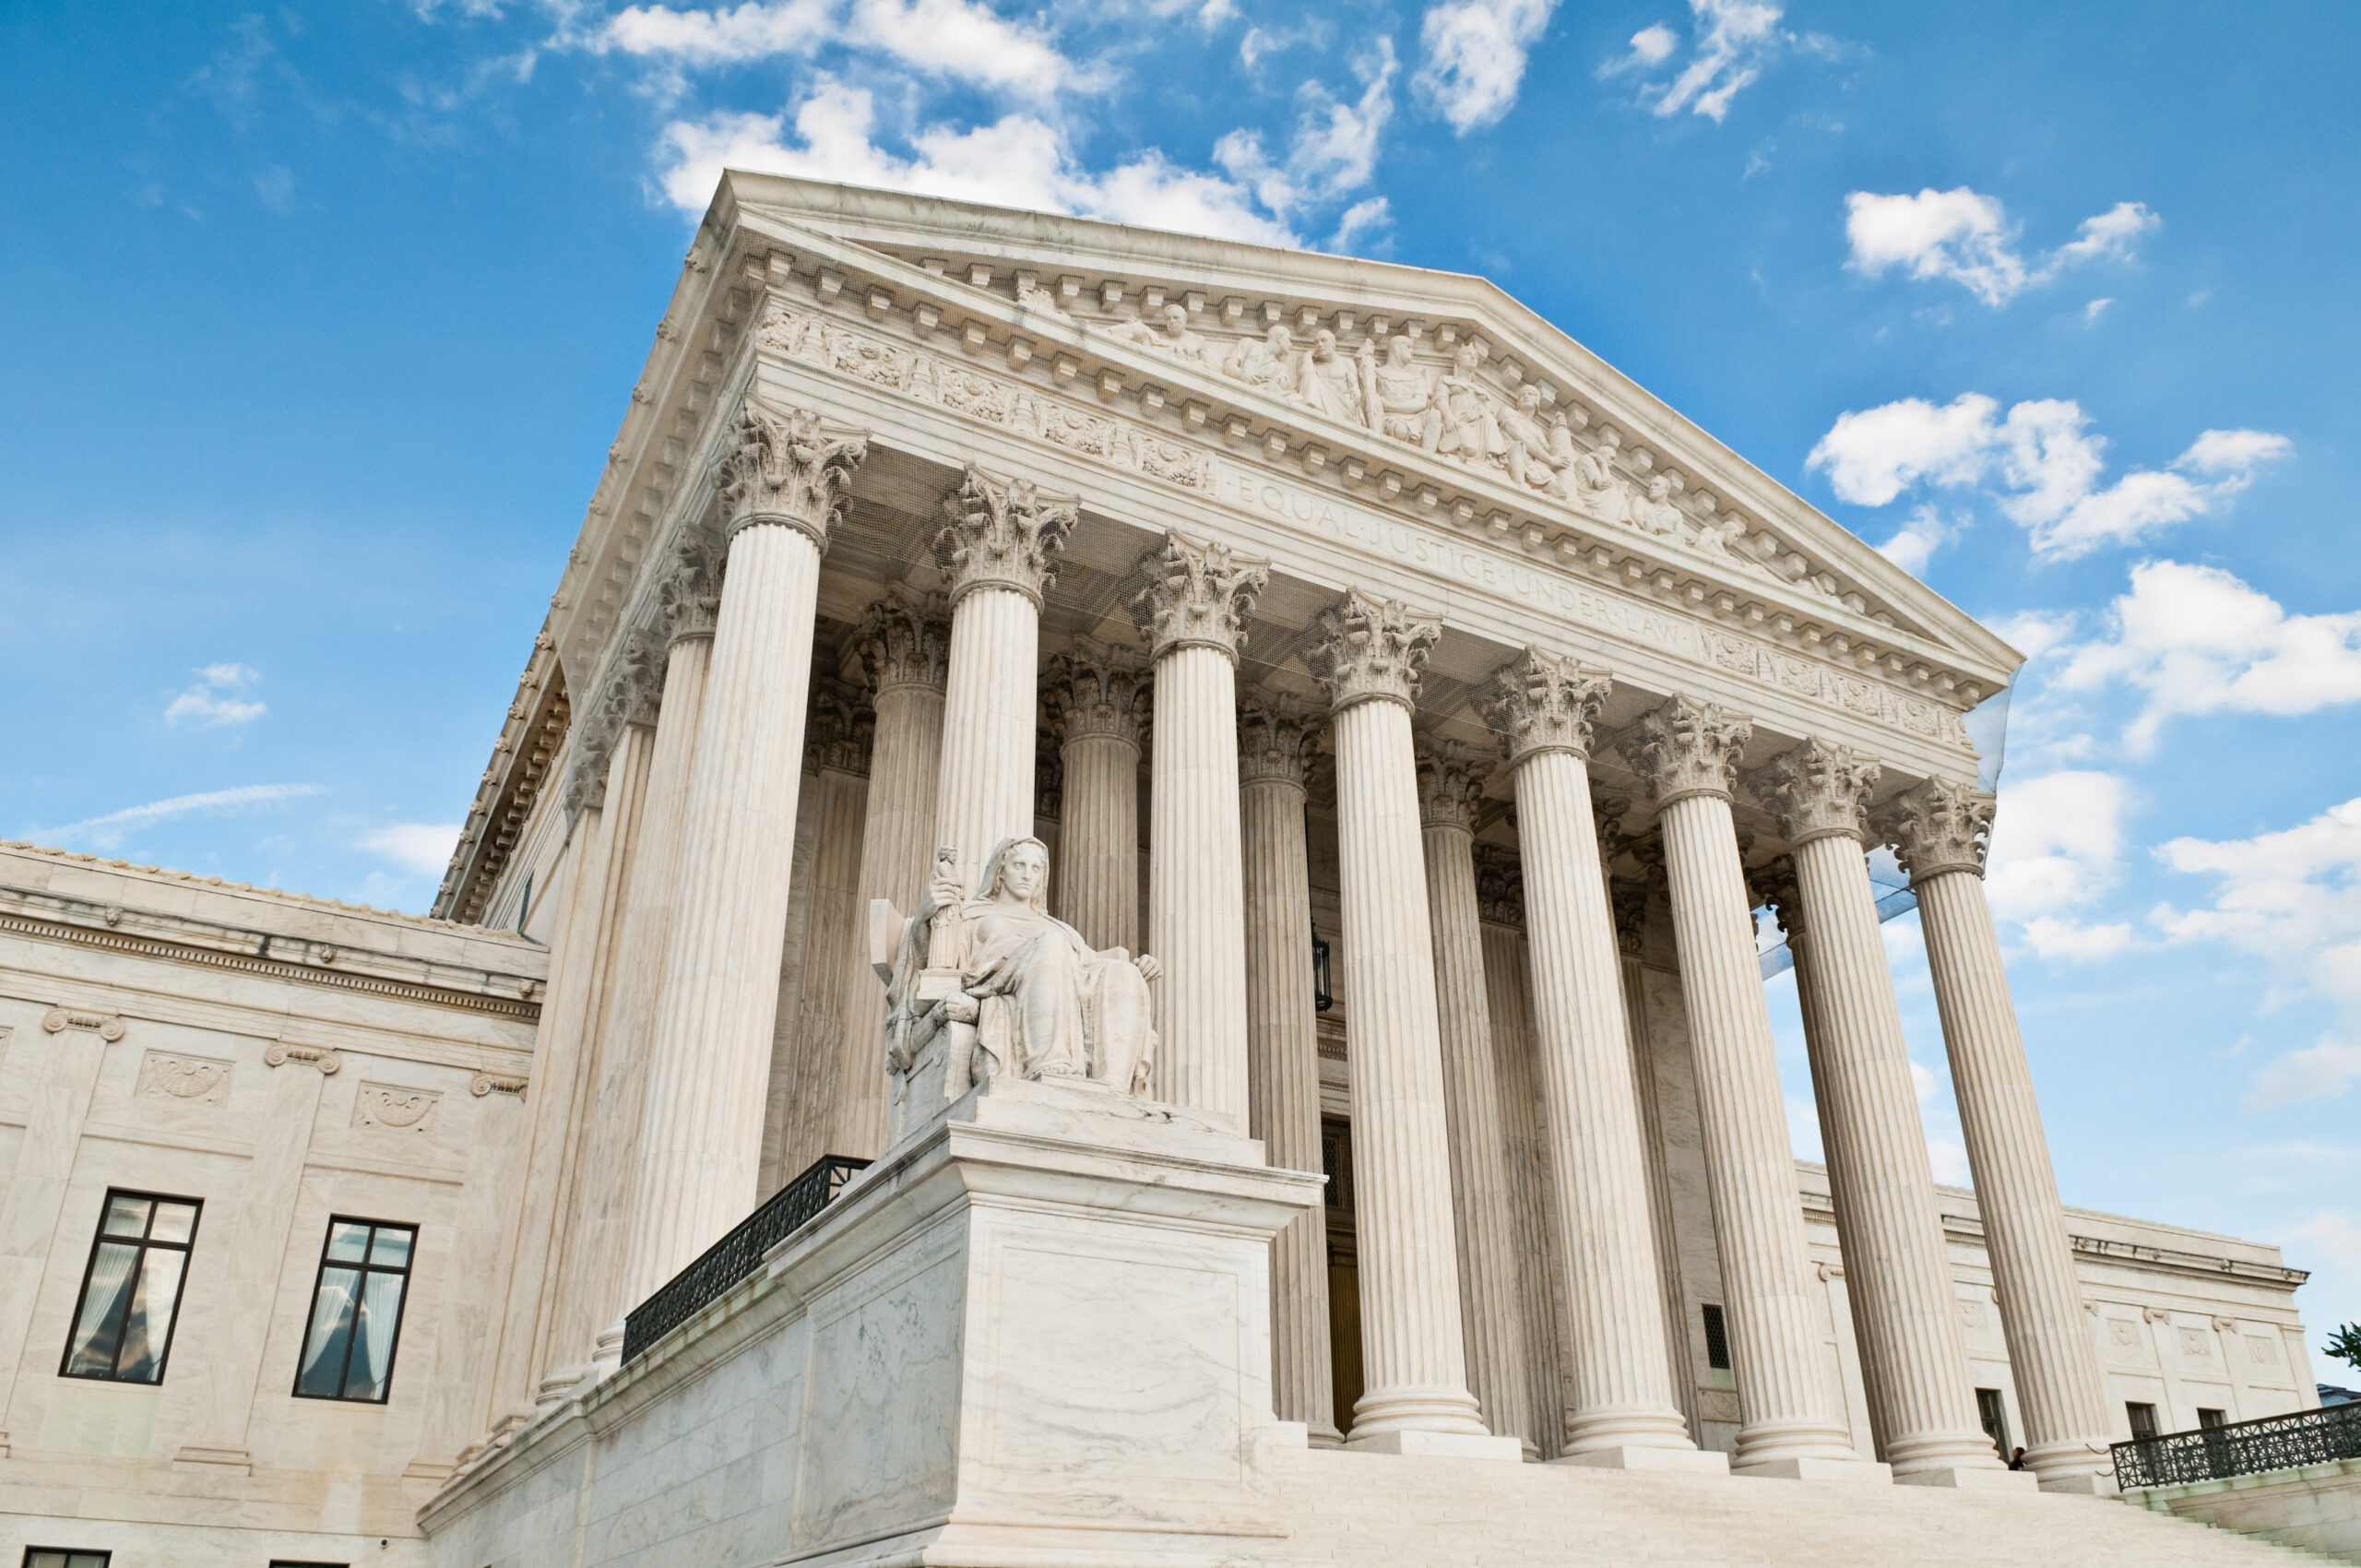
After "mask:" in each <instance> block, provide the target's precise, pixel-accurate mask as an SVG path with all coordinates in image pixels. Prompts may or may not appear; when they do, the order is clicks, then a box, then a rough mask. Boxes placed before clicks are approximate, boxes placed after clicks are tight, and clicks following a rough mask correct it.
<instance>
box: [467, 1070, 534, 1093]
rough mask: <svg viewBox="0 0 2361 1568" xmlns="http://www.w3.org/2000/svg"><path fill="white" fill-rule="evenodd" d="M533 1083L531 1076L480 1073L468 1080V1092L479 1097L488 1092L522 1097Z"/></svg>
mask: <svg viewBox="0 0 2361 1568" xmlns="http://www.w3.org/2000/svg"><path fill="white" fill-rule="evenodd" d="M531 1083H532V1080H531V1079H530V1078H524V1077H514V1076H511V1075H508V1074H505V1073H478V1074H477V1075H475V1076H474V1077H472V1078H470V1079H469V1080H468V1092H469V1094H471V1095H474V1096H475V1097H476V1098H477V1099H482V1098H483V1097H484V1096H485V1095H488V1094H507V1095H515V1096H516V1098H517V1099H524V1098H525V1090H526V1088H527V1087H528V1086H529V1085H530V1084H531Z"/></svg>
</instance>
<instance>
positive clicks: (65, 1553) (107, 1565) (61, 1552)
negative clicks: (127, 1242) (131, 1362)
mask: <svg viewBox="0 0 2361 1568" xmlns="http://www.w3.org/2000/svg"><path fill="white" fill-rule="evenodd" d="M176 1201H177V1200H176ZM190 1234H191V1235H192V1236H194V1235H195V1234H196V1232H195V1231H191V1232H190ZM82 1375H83V1376H85V1377H87V1376H89V1373H87V1372H85V1373H83V1374H82ZM43 1551H47V1552H54V1553H55V1554H57V1555H58V1556H60V1557H63V1558H64V1559H65V1562H66V1563H67V1568H72V1564H73V1562H74V1560H75V1559H76V1558H77V1557H95V1558H97V1559H98V1560H99V1568H113V1562H114V1552H113V1550H112V1549H107V1550H96V1551H85V1550H82V1549H81V1548H80V1547H74V1546H28V1547H26V1548H25V1555H24V1556H23V1557H22V1558H20V1559H18V1561H19V1562H21V1563H22V1564H23V1565H24V1568H33V1554H34V1553H36V1552H43Z"/></svg>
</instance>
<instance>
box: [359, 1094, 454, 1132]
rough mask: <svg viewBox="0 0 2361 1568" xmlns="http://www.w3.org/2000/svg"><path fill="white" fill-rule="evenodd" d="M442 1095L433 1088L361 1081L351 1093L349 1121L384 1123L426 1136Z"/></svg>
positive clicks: (380, 1125)
mask: <svg viewBox="0 0 2361 1568" xmlns="http://www.w3.org/2000/svg"><path fill="white" fill-rule="evenodd" d="M442 1099H443V1097H442V1096H441V1095H440V1094H437V1093H436V1092H435V1091H434V1090H433V1089H410V1088H403V1087H399V1086H397V1085H394V1084H362V1086H361V1092H360V1093H359V1094H357V1095H355V1096H354V1097H353V1101H352V1124H353V1125H354V1126H356V1127H384V1128H387V1129H389V1130H391V1131H394V1132H400V1133H410V1134H416V1135H418V1136H420V1137H425V1136H427V1135H429V1134H432V1133H433V1131H434V1123H435V1121H436V1108H437V1106H439V1105H440V1104H441V1102H442Z"/></svg>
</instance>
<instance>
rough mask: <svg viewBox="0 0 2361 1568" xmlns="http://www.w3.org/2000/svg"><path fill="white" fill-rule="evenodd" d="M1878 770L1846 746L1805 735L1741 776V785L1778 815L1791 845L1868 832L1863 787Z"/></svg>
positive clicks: (1869, 787)
mask: <svg viewBox="0 0 2361 1568" xmlns="http://www.w3.org/2000/svg"><path fill="white" fill-rule="evenodd" d="M1883 772H1884V769H1882V768H1881V767H1880V766H1878V764H1877V763H1876V762H1874V761H1872V760H1871V759H1870V758H1869V757H1865V756H1862V755H1860V754H1858V753H1857V752H1855V751H1854V750H1853V748H1852V747H1850V746H1842V745H1838V746H1832V745H1828V744H1826V743H1824V742H1821V741H1817V740H1810V741H1806V742H1804V743H1803V744H1802V745H1799V746H1797V747H1795V748H1794V749H1793V750H1791V751H1785V752H1781V753H1780V754H1778V755H1777V756H1774V757H1773V758H1772V759H1771V760H1770V761H1769V762H1767V763H1765V764H1763V765H1762V766H1761V767H1758V768H1756V769H1755V770H1754V771H1753V772H1751V773H1750V774H1748V775H1747V776H1746V787H1747V789H1748V790H1749V791H1750V792H1751V793H1752V794H1753V796H1754V798H1755V799H1756V800H1757V801H1760V802H1762V806H1763V809H1764V810H1766V811H1768V812H1770V813H1771V814H1773V815H1774V816H1776V817H1777V818H1778V819H1779V826H1780V830H1781V831H1782V832H1784V833H1785V834H1786V836H1787V842H1788V844H1790V845H1791V846H1799V845H1804V844H1809V843H1810V842H1811V841H1812V840H1813V839H1815V838H1830V837H1846V838H1861V837H1866V836H1867V835H1868V833H1869V791H1870V790H1872V789H1874V788H1875V787H1876V786H1877V781H1878V778H1879V776H1880V774H1881V773H1883Z"/></svg>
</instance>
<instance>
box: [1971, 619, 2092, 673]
mask: <svg viewBox="0 0 2361 1568" xmlns="http://www.w3.org/2000/svg"><path fill="white" fill-rule="evenodd" d="M1986 624H1987V625H1989V626H1990V627H1991V628H1992V631H1993V633H1994V635H1996V636H1999V639H2000V640H2001V641H2002V642H2004V643H2007V644H2008V645H2009V646H2010V647H2012V648H2015V649H2016V650H2017V651H2018V652H2019V653H2022V654H2023V655H2024V656H2025V658H2026V659H2027V660H2028V661H2031V660H2033V659H2039V658H2040V657H2041V656H2042V655H2043V654H2045V653H2047V652H2048V651H2049V650H2050V649H2051V648H2054V647H2058V646H2059V645H2060V644H2062V643H2064V642H2065V641H2066V640H2067V639H2068V638H2070V637H2071V636H2073V635H2074V628H2075V627H2077V626H2079V625H2081V624H2082V616H2081V615H2080V614H2079V613H2077V612H2074V611H2071V610H2020V611H2018V612H2016V613H2015V614H2014V615H2004V616H2002V617H2000V618H1999V620H1997V621H1991V622H1987V623H1986Z"/></svg>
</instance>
